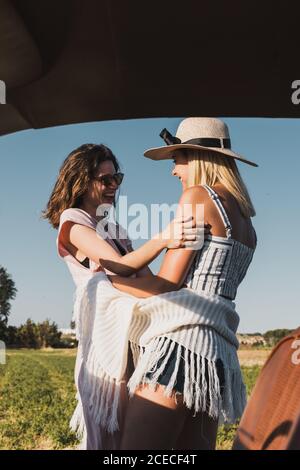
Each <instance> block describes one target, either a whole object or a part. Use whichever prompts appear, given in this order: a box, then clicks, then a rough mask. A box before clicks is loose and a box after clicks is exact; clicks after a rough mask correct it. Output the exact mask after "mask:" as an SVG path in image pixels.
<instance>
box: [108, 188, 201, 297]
mask: <svg viewBox="0 0 300 470" xmlns="http://www.w3.org/2000/svg"><path fill="white" fill-rule="evenodd" d="M201 190H203V188H201V187H196V188H195V187H193V188H189V189H188V190H186V191H184V193H183V194H182V197H181V199H180V201H179V205H180V207H181V208H183V206H184V205H186V204H189V205H190V208H191V210H192V213H193V216H194V217H195V220H196V221H197V224H199V227H200V229H199V232H201V226H202V227H203V217H202V214H200V215H199V212H198V213H197V205H198V204H203V200H204V199H203V198H204V196H206V194H205V193H204V194H203V192H202V191H201ZM203 191H204V190H203ZM207 232H209V228H207V229H206V230H205V231H203V229H202V237H201V236H200V241H199V245H198V247H197V250H198V249H200V248H201V247H202V245H203V240H204V233H207ZM192 248H193V247H192ZM197 250H194V249H188V248H180V249H176V250H174V249H169V250H168V251H167V253H166V254H165V256H164V259H163V262H162V265H161V268H160V270H159V272H158V274H157V275H156V276H152V277H145V278H143V279H124V278H122V277H120V276H113V278H111V282H112V283H113V285H114V287H116V288H118V289H120V290H122V291H124V292H127V293H129V294H132V295H135V296H136V297H150V296H151V295H157V294H161V293H164V292H169V291H172V290H178V289H180V288H181V287H182V285H183V283H184V280H185V278H186V276H187V274H188V272H189V269H190V267H191V264H192V262H193V260H194V258H195V256H196V253H197Z"/></svg>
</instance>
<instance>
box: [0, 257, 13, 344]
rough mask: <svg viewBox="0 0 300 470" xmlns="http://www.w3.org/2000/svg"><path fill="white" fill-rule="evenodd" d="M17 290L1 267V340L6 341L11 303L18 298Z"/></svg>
mask: <svg viewBox="0 0 300 470" xmlns="http://www.w3.org/2000/svg"><path fill="white" fill-rule="evenodd" d="M16 294H17V289H16V286H15V283H14V281H13V280H12V278H11V276H10V275H9V274H8V272H7V271H6V269H5V268H3V266H0V339H2V338H3V339H4V341H5V340H6V333H7V331H6V328H7V321H8V317H9V314H10V308H11V304H10V301H11V300H13V299H14V298H15V297H16Z"/></svg>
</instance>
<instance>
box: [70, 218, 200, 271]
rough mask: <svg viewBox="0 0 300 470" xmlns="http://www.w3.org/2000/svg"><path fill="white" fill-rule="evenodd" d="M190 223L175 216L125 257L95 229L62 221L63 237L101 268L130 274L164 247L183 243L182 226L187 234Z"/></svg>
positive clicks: (191, 235) (193, 236) (153, 257)
mask: <svg viewBox="0 0 300 470" xmlns="http://www.w3.org/2000/svg"><path fill="white" fill-rule="evenodd" d="M192 224H193V221H191V220H189V221H188V220H187V219H186V221H184V222H182V221H179V219H178V218H177V219H174V220H173V221H172V222H171V223H170V224H169V225H168V226H167V228H166V229H165V230H164V231H163V232H162V233H159V234H158V235H157V236H155V237H153V238H152V239H151V240H149V241H147V242H146V243H144V245H142V246H141V247H139V248H138V249H137V250H134V251H132V252H130V253H127V254H126V255H124V256H122V255H121V254H119V253H118V252H117V251H116V250H115V249H114V248H113V247H112V246H111V245H110V244H109V243H108V242H107V241H105V240H104V239H103V238H101V237H100V236H99V235H98V234H97V232H96V231H95V230H93V229H92V228H90V227H87V226H85V225H81V224H77V223H74V222H65V224H64V226H65V227H64V240H65V243H71V244H72V245H74V246H75V247H76V248H77V249H78V250H80V251H81V252H82V253H83V254H84V255H85V256H87V257H88V258H89V259H92V260H93V261H94V262H95V263H97V264H100V265H101V266H102V267H103V268H105V269H108V270H109V271H112V272H115V273H117V274H120V275H122V276H130V275H132V274H133V273H136V272H137V271H139V270H141V269H142V268H143V267H144V266H146V265H147V264H149V263H150V262H151V261H153V259H155V258H156V257H157V256H158V255H159V254H160V253H161V252H162V251H163V250H164V249H165V248H170V247H173V246H174V247H176V246H179V247H180V246H183V245H184V243H185V240H184V238H183V236H182V235H181V229H182V230H183V231H187V232H189V233H190V230H191V229H190V227H191V225H192ZM178 233H179V235H178V237H179V238H173V237H174V234H175V237H177V234H178ZM184 237H186V238H188V239H193V238H195V234H194V235H193V234H190V235H186V234H185V235H184Z"/></svg>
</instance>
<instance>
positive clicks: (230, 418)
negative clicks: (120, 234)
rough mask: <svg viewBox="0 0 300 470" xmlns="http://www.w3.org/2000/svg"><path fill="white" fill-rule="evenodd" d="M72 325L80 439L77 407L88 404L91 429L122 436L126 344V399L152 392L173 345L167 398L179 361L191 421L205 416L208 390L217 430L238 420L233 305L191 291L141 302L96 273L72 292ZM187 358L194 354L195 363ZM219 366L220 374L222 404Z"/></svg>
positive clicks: (241, 396)
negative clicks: (144, 389) (142, 387)
mask: <svg viewBox="0 0 300 470" xmlns="http://www.w3.org/2000/svg"><path fill="white" fill-rule="evenodd" d="M74 320H75V324H76V334H77V339H78V341H79V349H78V354H79V355H80V358H79V360H80V361H81V371H80V374H81V379H82V383H83V388H82V390H81V391H80V393H79V392H78V393H77V399H78V405H77V407H76V410H75V412H74V415H73V417H72V420H71V423H70V424H71V428H72V429H73V430H74V431H77V433H78V435H81V436H82V434H83V433H84V431H85V423H84V416H83V410H82V401H86V402H85V403H88V404H89V407H90V409H91V413H92V416H93V419H94V420H95V423H96V424H99V425H100V426H101V427H103V429H105V430H107V431H108V432H110V433H113V432H114V431H116V430H118V429H119V425H118V406H119V393H120V383H121V381H122V379H123V377H124V373H125V370H126V366H127V355H128V342H129V343H130V345H131V350H132V353H133V360H134V365H135V370H134V373H133V374H132V376H131V377H130V380H129V382H128V389H129V393H130V396H132V395H133V393H134V391H135V389H136V387H137V385H138V384H139V383H150V386H155V383H156V379H157V378H158V376H159V375H160V374H161V373H162V371H163V370H164V367H165V365H166V363H167V361H168V358H169V356H170V354H171V353H172V351H173V349H174V347H175V346H176V344H177V345H179V347H178V350H177V356H176V366H175V370H174V374H173V376H172V377H171V378H170V382H169V384H168V386H167V387H166V390H165V393H166V394H167V395H168V396H170V395H171V393H172V388H173V386H174V384H175V381H176V373H177V369H178V366H179V361H180V357H181V356H182V354H184V358H185V380H184V394H183V399H184V402H185V404H186V406H187V407H188V408H192V409H193V410H194V412H195V413H197V412H198V411H202V410H205V409H206V406H207V403H206V394H207V389H208V390H209V398H210V400H209V405H210V406H209V414H210V416H212V417H214V418H219V424H220V423H224V422H226V423H234V422H235V421H236V419H238V418H239V417H240V416H241V415H242V413H243V410H244V407H245V405H246V389H245V385H244V383H243V379H242V375H241V369H240V365H239V361H238V357H237V349H238V347H239V343H238V340H237V338H236V335H235V333H236V331H237V327H238V324H239V316H238V314H237V312H236V311H235V303H234V302H232V301H230V300H227V299H225V298H223V297H220V296H218V295H207V294H205V293H203V295H199V294H198V293H196V292H194V291H193V290H191V289H190V288H182V289H180V290H178V291H173V292H167V293H164V294H160V295H156V296H152V297H148V298H146V299H140V298H137V297H134V296H132V295H130V294H126V293H124V292H121V291H119V290H118V289H115V288H114V287H113V286H112V284H111V282H110V281H109V280H108V278H107V276H106V274H104V273H103V272H99V273H96V275H94V276H93V277H92V278H91V279H90V280H89V281H88V282H86V283H84V284H82V285H81V286H80V287H78V288H77V291H76V298H75V304H74ZM165 338H167V340H165V341H164V339H165ZM142 347H143V348H142ZM189 351H192V352H194V353H195V354H196V358H197V359H196V363H195V358H194V355H193V354H190V355H189V354H188V353H189ZM166 353H167V354H166ZM165 354H166V357H165V359H164V360H163V362H162V363H161V364H160V367H159V368H158V367H157V363H158V361H159V359H160V358H162V357H164V356H165ZM204 358H206V359H207V360H208V377H209V380H208V383H207V381H206V378H205V374H204V367H205V361H204ZM218 358H220V359H221V360H222V361H223V365H224V372H225V389H224V393H223V394H222V396H221V393H220V384H219V378H218V374H217V369H216V360H217V359H218ZM149 371H152V372H154V374H153V376H152V379H151V380H150V379H149V378H146V374H147V372H149ZM77 379H78V377H77ZM77 379H76V380H77Z"/></svg>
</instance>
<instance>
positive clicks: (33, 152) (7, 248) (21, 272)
mask: <svg viewBox="0 0 300 470" xmlns="http://www.w3.org/2000/svg"><path fill="white" fill-rule="evenodd" d="M220 118H221V119H223V118H222V117H221V116H220ZM223 120H224V121H225V122H226V123H227V124H228V126H229V129H230V134H231V142H232V148H233V150H235V151H237V152H238V153H241V154H242V155H244V156H245V157H246V158H249V159H250V160H253V161H255V162H257V163H258V164H259V167H258V168H254V167H250V166H248V165H245V164H243V163H238V165H239V168H240V171H241V174H242V176H243V178H244V180H245V182H246V184H247V187H248V189H249V192H250V195H251V197H252V200H253V203H254V206H255V208H256V211H257V215H256V217H255V218H254V219H253V225H254V226H255V228H256V231H257V235H258V247H257V250H256V252H255V255H254V258H253V262H252V265H251V266H250V268H249V270H248V273H247V276H246V278H245V280H244V281H243V283H242V284H241V286H240V288H239V291H238V295H237V298H236V304H237V312H238V313H239V315H240V325H239V328H238V331H239V332H241V333H244V332H249V333H251V332H252V333H253V332H256V331H260V332H264V331H266V330H268V329H274V328H296V327H298V326H299V324H300V299H299V288H300V283H299V278H300V276H299V268H300V250H299V232H300V218H299V200H300V185H299V179H300V158H299V149H300V120H299V119H271V118H260V119H257V118H230V119H229V118H224V119H223ZM179 122H180V119H177V118H176V119H175V118H169V119H168V118H159V119H139V120H126V121H107V122H97V123H85V124H78V125H69V126H61V127H54V128H49V129H41V130H30V131H23V132H19V133H14V134H10V135H8V136H3V137H0V159H1V167H0V168H1V171H0V216H1V232H0V242H1V243H0V265H2V266H4V267H5V268H6V269H7V270H8V272H9V273H10V274H11V276H12V278H13V279H14V281H15V283H16V287H17V289H18V294H17V297H16V299H15V300H14V301H13V302H12V309H11V315H10V321H9V323H10V324H13V325H19V324H20V323H22V322H24V321H25V320H26V319H27V318H28V317H30V318H32V319H33V320H34V321H41V320H43V319H45V318H50V319H51V320H54V321H55V322H57V323H58V325H59V326H60V327H62V328H67V327H69V324H70V320H71V316H72V299H73V291H74V285H73V281H72V279H71V276H70V274H69V271H68V269H67V267H66V265H65V263H64V262H63V261H62V260H61V259H60V258H58V256H57V254H56V245H55V239H56V233H57V232H56V230H54V229H53V228H52V227H50V225H49V224H48V223H47V222H46V221H45V220H43V219H41V218H40V212H41V210H42V209H43V208H44V207H45V204H46V202H47V200H48V198H49V195H50V192H51V190H52V187H53V185H54V182H55V181H56V177H57V174H58V170H59V167H60V165H61V163H62V161H63V160H64V158H65V157H66V156H67V155H68V154H69V152H70V151H71V150H73V149H74V148H76V147H78V146H79V145H81V144H83V143H104V144H106V145H107V146H109V147H110V148H111V149H112V150H113V152H114V153H115V155H116V156H117V158H118V159H119V161H120V162H121V166H122V170H123V171H124V172H125V179H124V182H123V184H122V190H121V194H122V195H127V196H128V202H129V204H131V203H134V202H140V203H144V204H146V205H149V204H151V203H159V204H160V203H163V202H167V203H169V204H172V203H176V202H177V201H178V199H179V196H180V193H181V185H180V182H179V181H178V179H177V178H174V177H171V169H172V161H164V162H153V161H151V160H149V159H146V158H144V157H143V156H142V155H143V151H144V150H145V149H146V148H150V147H155V146H160V145H163V141H162V140H161V138H160V137H159V132H160V131H161V129H162V128H163V127H167V129H168V130H169V131H170V132H172V133H174V134H175V132H176V128H177V126H178V124H179ZM140 244H141V241H137V242H134V243H133V245H134V247H136V248H137V247H138V246H139V245H140ZM160 261H161V257H160V258H158V259H157V260H155V261H154V262H153V263H152V265H151V268H152V269H153V271H154V272H156V271H157V269H158V266H159V263H160Z"/></svg>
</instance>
